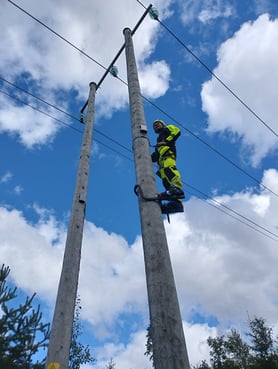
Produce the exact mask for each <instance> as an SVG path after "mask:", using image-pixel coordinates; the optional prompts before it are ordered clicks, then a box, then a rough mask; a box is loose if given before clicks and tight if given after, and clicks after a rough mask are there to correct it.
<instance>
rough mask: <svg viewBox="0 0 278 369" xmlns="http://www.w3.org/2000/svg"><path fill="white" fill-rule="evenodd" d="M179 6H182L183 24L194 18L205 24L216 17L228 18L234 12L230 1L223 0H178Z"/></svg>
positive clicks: (192, 20) (193, 20)
mask: <svg viewBox="0 0 278 369" xmlns="http://www.w3.org/2000/svg"><path fill="white" fill-rule="evenodd" d="M180 6H181V8H182V14H181V19H182V21H183V23H184V24H189V23H191V22H195V21H196V19H198V20H199V21H200V22H201V23H203V24H207V23H208V22H210V21H212V20H215V19H217V18H228V17H230V16H231V15H232V14H233V13H234V11H233V8H232V6H231V5H230V3H229V2H227V1H223V0H222V1H220V0H217V1H213V0H203V1H201V0H197V1H196V0H189V1H180Z"/></svg>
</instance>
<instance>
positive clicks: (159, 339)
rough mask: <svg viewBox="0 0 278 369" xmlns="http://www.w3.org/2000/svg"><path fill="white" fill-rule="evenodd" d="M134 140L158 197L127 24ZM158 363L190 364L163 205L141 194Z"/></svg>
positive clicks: (146, 184) (140, 178)
mask: <svg viewBox="0 0 278 369" xmlns="http://www.w3.org/2000/svg"><path fill="white" fill-rule="evenodd" d="M124 36H125V52H126V64H127V78H128V91H129V101H130V113H131V124H132V140H133V152H134V161H135V172H136V180H137V184H138V185H139V186H140V187H141V189H142V191H143V193H144V196H146V197H155V194H156V193H157V187H156V183H155V178H154V173H153V168H152V162H151V157H150V145H149V140H148V136H147V129H146V122H145V116H144V110H143V104H142V96H141V91H140V85H139V79H138V73H137V66H136V60H135V54H134V48H133V42H132V34H131V30H130V29H129V28H125V29H124ZM138 201H139V210H140V219H141V230H142V239H143V249H144V260H145V271H146V281H147V291H148V301H149V311H150V328H151V329H150V333H151V339H152V344H153V362H154V368H155V369H190V365H189V360H188V354H187V349H186V343H185V337H184V332H183V326H182V319H181V314H180V308H179V302H178V297H177V292H176V286H175V280H174V275H173V271H172V266H171V260H170V255H169V250H168V244H167V238H166V233H165V229H164V224H163V219H162V216H161V209H160V206H159V204H158V203H157V202H154V201H145V200H144V199H143V198H142V197H141V196H140V193H139V195H138Z"/></svg>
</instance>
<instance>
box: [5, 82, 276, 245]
mask: <svg viewBox="0 0 278 369" xmlns="http://www.w3.org/2000/svg"><path fill="white" fill-rule="evenodd" d="M0 78H1V77H0ZM14 87H15V88H16V85H14ZM20 90H21V91H23V92H26V93H28V92H27V91H25V90H23V89H21V88H20ZM0 92H1V93H3V94H5V95H6V96H8V97H10V98H12V99H14V100H16V101H18V102H20V103H22V104H25V105H26V106H28V107H30V108H32V109H34V110H35V111H38V112H39V113H41V114H44V115H46V116H47V117H49V118H51V119H53V120H55V121H57V122H58V123H60V124H63V125H64V126H66V127H67V128H71V129H73V130H74V131H76V132H78V133H81V134H82V133H83V132H82V131H81V130H79V129H77V128H75V127H73V126H71V125H69V124H68V123H65V122H63V121H62V120H60V119H58V118H56V117H54V116H52V115H51V114H49V113H46V112H44V111H42V110H40V109H38V108H36V107H34V106H33V105H31V104H29V103H26V102H25V101H23V100H21V99H19V98H17V97H15V96H13V95H11V94H9V93H7V92H6V91H3V90H1V89H0ZM32 97H34V98H36V95H33V94H32ZM38 100H40V101H43V102H44V103H45V104H47V105H49V106H51V107H53V108H56V107H55V105H52V104H48V103H47V101H45V100H42V99H41V98H38ZM57 110H58V111H60V112H61V113H64V114H65V115H67V116H70V114H69V113H67V112H66V111H63V110H61V109H60V108H58V109H57ZM72 117H73V118H75V117H74V116H72ZM107 138H110V137H109V136H107ZM110 139H111V138H110ZM94 140H95V141H96V142H98V143H99V144H101V145H102V146H105V147H106V148H108V149H109V150H111V151H114V152H115V153H117V154H119V155H121V156H122V157H124V158H125V159H127V160H129V161H133V160H132V159H131V158H129V157H127V156H126V155H124V154H122V153H120V152H119V151H117V150H115V149H113V148H111V146H108V145H106V144H104V143H103V142H101V141H99V140H97V139H95V138H94ZM112 141H113V142H115V143H117V141H115V140H113V139H112ZM120 146H122V145H121V144H120ZM126 149H127V148H126ZM183 184H184V185H186V186H188V187H190V188H192V189H194V190H195V191H196V192H198V193H199V194H202V196H205V197H206V198H208V199H210V200H212V201H213V202H215V203H217V204H218V206H216V205H214V204H212V203H210V202H207V201H206V200H204V199H202V198H200V197H198V198H199V199H200V200H201V201H204V202H205V203H206V204H208V205H211V206H213V207H214V208H215V209H217V210H219V211H221V212H223V213H225V214H226V215H228V216H230V217H232V218H234V219H235V220H237V221H239V222H240V223H242V224H245V225H246V226H248V227H250V228H251V229H254V230H255V231H257V232H259V233H261V234H263V235H264V236H266V237H268V238H270V239H272V240H274V241H276V242H277V241H278V240H277V239H274V238H273V237H271V235H273V236H274V237H278V235H276V234H275V233H273V232H271V231H269V230H267V229H266V228H264V227H262V226H260V225H259V224H258V223H256V222H254V221H252V220H251V219H249V218H248V217H246V216H244V215H242V214H240V213H239V212H237V211H235V210H233V209H232V208H230V207H228V206H226V205H224V204H222V203H221V202H219V201H217V200H215V199H213V198H212V197H210V196H209V195H207V194H205V193H204V192H202V191H200V190H198V189H197V188H196V187H193V186H192V185H190V184H188V183H186V182H183ZM187 192H189V193H190V191H187ZM191 194H192V193H191ZM193 195H195V194H193ZM222 208H224V209H226V210H229V212H228V211H226V210H224V209H222ZM231 212H232V213H234V214H236V215H237V216H239V217H241V218H243V219H245V220H246V221H248V222H249V223H251V224H253V225H251V224H249V223H246V222H245V221H243V220H241V219H239V218H238V217H236V216H234V215H232V214H231ZM254 226H256V227H258V228H260V229H261V230H263V231H265V232H267V233H265V232H262V231H261V230H260V229H258V228H255V227H254Z"/></svg>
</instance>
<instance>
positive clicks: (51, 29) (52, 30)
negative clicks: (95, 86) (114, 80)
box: [8, 0, 106, 70]
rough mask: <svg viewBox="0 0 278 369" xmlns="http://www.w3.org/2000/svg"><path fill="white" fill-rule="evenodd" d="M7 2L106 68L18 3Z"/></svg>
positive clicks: (9, 0)
mask: <svg viewBox="0 0 278 369" xmlns="http://www.w3.org/2000/svg"><path fill="white" fill-rule="evenodd" d="M8 2H9V3H11V4H12V5H14V6H15V7H16V8H18V9H19V10H21V11H22V12H23V13H25V14H26V15H28V16H29V17H31V18H32V19H34V20H35V21H36V22H38V23H39V24H40V25H42V26H43V27H45V28H47V29H48V30H49V31H50V32H52V33H54V35H55V36H57V37H59V38H60V39H62V40H63V41H65V42H66V43H67V44H69V45H70V46H72V47H73V48H74V49H76V50H77V51H78V52H80V53H81V54H83V55H84V56H86V57H87V58H89V59H90V60H92V61H93V62H95V63H96V64H97V65H98V66H100V67H101V68H103V69H105V70H106V68H105V67H104V66H103V65H102V64H101V63H99V62H98V61H97V60H95V59H93V58H92V57H91V56H90V55H88V54H87V53H85V51H83V50H82V49H80V48H79V47H77V46H76V45H74V44H73V43H72V42H70V41H69V40H67V39H66V38H65V37H63V36H61V35H60V34H59V33H58V32H56V31H54V29H53V28H51V27H49V26H47V25H46V24H45V23H43V22H42V21H40V20H39V19H38V18H36V17H34V16H33V15H32V14H30V13H29V12H27V11H26V10H24V9H23V8H22V7H21V6H19V5H18V4H16V3H14V2H13V1H11V0H8Z"/></svg>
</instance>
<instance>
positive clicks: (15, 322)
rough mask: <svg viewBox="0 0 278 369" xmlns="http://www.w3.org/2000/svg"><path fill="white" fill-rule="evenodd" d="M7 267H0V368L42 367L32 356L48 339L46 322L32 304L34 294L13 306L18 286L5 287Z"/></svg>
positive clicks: (36, 368)
mask: <svg viewBox="0 0 278 369" xmlns="http://www.w3.org/2000/svg"><path fill="white" fill-rule="evenodd" d="M9 273H10V268H9V267H7V266H4V265H2V267H1V269H0V308H1V310H0V312H1V318H0V368H7V369H21V368H22V369H41V368H43V362H38V361H36V362H34V361H33V357H34V355H35V354H37V353H38V352H39V351H40V349H42V348H44V347H46V345H47V342H48V338H49V323H43V321H42V313H41V311H40V306H38V307H37V309H34V308H33V307H32V303H33V300H34V297H35V294H33V296H32V297H27V298H26V300H25V302H24V303H23V304H20V305H19V306H18V307H13V306H12V305H13V304H12V301H13V300H14V299H15V298H16V297H17V295H16V291H17V288H14V289H10V288H9V287H8V286H7V282H6V280H7V277H8V275H9Z"/></svg>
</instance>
